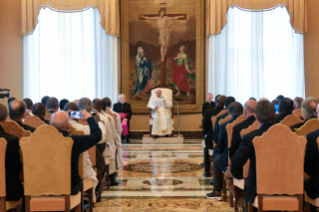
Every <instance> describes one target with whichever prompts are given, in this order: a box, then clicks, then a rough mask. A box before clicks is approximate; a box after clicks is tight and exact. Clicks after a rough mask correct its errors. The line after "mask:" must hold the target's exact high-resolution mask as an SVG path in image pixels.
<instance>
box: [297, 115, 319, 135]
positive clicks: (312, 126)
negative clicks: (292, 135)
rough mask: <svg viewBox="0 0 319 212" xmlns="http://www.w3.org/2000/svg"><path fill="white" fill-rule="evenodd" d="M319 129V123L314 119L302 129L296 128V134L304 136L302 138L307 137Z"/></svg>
mask: <svg viewBox="0 0 319 212" xmlns="http://www.w3.org/2000/svg"><path fill="white" fill-rule="evenodd" d="M317 129H319V121H318V119H316V118H312V119H310V120H308V121H307V122H306V123H305V124H304V125H303V126H301V127H300V128H296V129H295V132H296V133H297V135H302V136H304V137H306V136H307V134H308V133H310V132H313V131H315V130H317Z"/></svg>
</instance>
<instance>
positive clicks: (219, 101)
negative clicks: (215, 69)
mask: <svg viewBox="0 0 319 212" xmlns="http://www.w3.org/2000/svg"><path fill="white" fill-rule="evenodd" d="M225 99H226V96H224V95H220V96H219V97H218V98H217V100H216V107H224V105H225Z"/></svg>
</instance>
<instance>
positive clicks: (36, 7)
mask: <svg viewBox="0 0 319 212" xmlns="http://www.w3.org/2000/svg"><path fill="white" fill-rule="evenodd" d="M21 2H22V35H28V34H32V32H33V31H34V29H35V27H36V25H37V23H38V16H39V12H40V9H41V8H50V9H52V10H55V11H58V12H80V11H83V10H87V9H88V8H98V10H99V11H100V15H101V26H102V27H103V28H104V30H105V32H106V34H108V35H113V36H119V35H120V12H119V9H120V8H119V0H21Z"/></svg>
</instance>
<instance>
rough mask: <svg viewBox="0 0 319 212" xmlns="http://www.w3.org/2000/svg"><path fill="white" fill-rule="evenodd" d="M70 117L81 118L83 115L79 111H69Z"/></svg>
mask: <svg viewBox="0 0 319 212" xmlns="http://www.w3.org/2000/svg"><path fill="white" fill-rule="evenodd" d="M70 118H71V119H82V118H83V115H82V113H81V111H71V112H70Z"/></svg>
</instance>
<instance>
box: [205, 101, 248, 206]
mask: <svg viewBox="0 0 319 212" xmlns="http://www.w3.org/2000/svg"><path fill="white" fill-rule="evenodd" d="M227 111H228V113H229V116H230V120H229V121H226V122H225V123H223V124H221V125H220V129H219V135H218V142H217V145H216V147H215V148H214V165H213V179H214V189H213V191H212V192H211V193H208V194H207V195H206V197H207V198H209V199H216V200H222V195H221V190H222V184H223V178H222V176H223V173H225V172H226V170H227V166H228V136H227V131H226V125H227V124H229V123H232V122H233V121H234V120H236V119H237V118H238V116H240V115H241V114H243V106H242V105H241V104H240V103H238V102H232V103H231V104H229V106H228V108H227Z"/></svg>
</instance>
